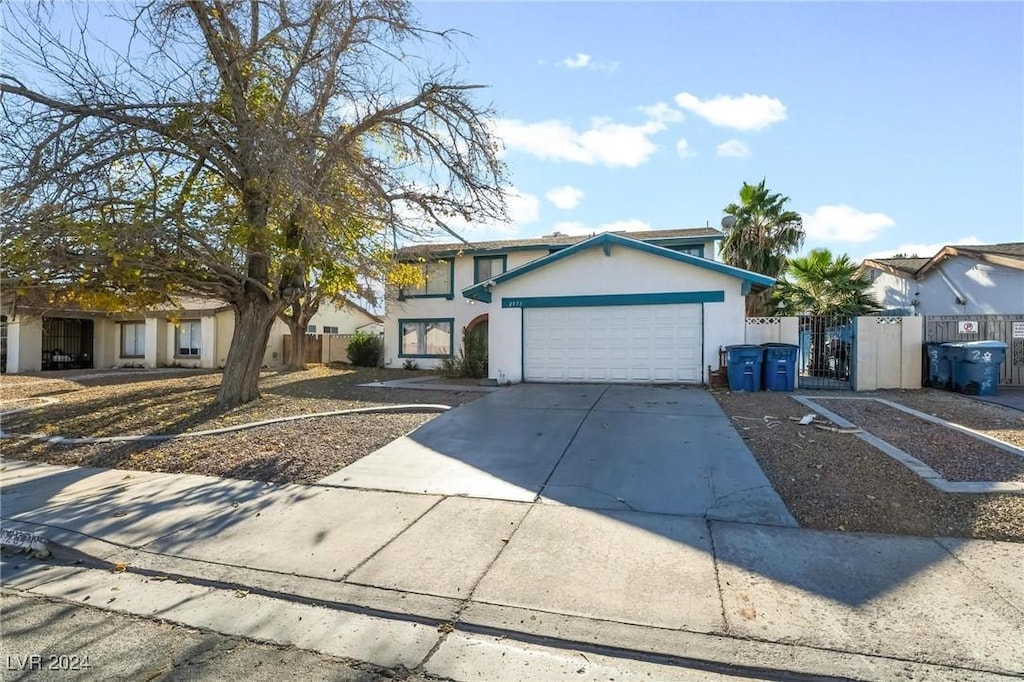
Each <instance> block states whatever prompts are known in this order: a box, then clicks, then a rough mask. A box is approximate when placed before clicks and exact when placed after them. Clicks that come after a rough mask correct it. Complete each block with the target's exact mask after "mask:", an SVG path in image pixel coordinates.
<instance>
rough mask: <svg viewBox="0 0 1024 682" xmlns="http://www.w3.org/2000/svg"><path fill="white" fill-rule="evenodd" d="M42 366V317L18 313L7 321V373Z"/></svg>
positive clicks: (33, 370)
mask: <svg viewBox="0 0 1024 682" xmlns="http://www.w3.org/2000/svg"><path fill="white" fill-rule="evenodd" d="M42 368H43V318H41V317H26V316H25V315H18V316H17V317H16V318H15V319H14V320H10V321H8V323H7V373H8V374H17V373H19V372H38V371H40V370H41V369H42Z"/></svg>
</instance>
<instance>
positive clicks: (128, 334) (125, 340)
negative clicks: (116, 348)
mask: <svg viewBox="0 0 1024 682" xmlns="http://www.w3.org/2000/svg"><path fill="white" fill-rule="evenodd" d="M119 326H120V327H121V357H122V358H143V357H146V323H145V322H122V323H121V324H120V325H119Z"/></svg>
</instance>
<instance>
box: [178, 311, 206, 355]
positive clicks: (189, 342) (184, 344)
mask: <svg viewBox="0 0 1024 682" xmlns="http://www.w3.org/2000/svg"><path fill="white" fill-rule="evenodd" d="M202 347H203V337H202V330H201V329H200V324H199V320H182V321H181V322H179V323H178V326H177V327H175V328H174V354H175V355H176V356H178V357H199V350H200V349H201V348H202Z"/></svg>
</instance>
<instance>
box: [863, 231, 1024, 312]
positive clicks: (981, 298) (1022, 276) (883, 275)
mask: <svg viewBox="0 0 1024 682" xmlns="http://www.w3.org/2000/svg"><path fill="white" fill-rule="evenodd" d="M857 276H858V277H861V278H863V279H867V280H869V281H870V282H871V290H870V291H871V294H872V295H873V296H874V298H875V300H876V301H878V303H879V305H881V306H882V308H884V309H885V310H891V311H895V312H899V313H902V314H907V315H1005V314H1019V313H1024V242H1014V243H1007V244H987V245H978V246H946V247H943V248H942V249H940V250H939V252H938V253H936V254H935V255H934V256H931V257H929V258H874V259H868V260H865V261H864V262H863V263H862V264H861V266H860V268H859V269H858V271H857Z"/></svg>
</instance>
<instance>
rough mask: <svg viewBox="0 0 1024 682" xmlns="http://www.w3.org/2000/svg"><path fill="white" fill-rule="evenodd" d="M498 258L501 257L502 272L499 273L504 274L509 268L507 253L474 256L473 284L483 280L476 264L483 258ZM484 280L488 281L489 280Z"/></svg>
mask: <svg viewBox="0 0 1024 682" xmlns="http://www.w3.org/2000/svg"><path fill="white" fill-rule="evenodd" d="M496 258H500V259H501V272H500V273H498V274H500V275H504V274H505V271H506V270H508V256H506V255H505V254H503V253H498V254H494V255H487V256H473V284H479V283H480V281H481V280H480V278H479V277H478V274H479V271H478V270H477V266H476V264H477V262H478V261H482V260H495V259H496ZM483 281H485V282H486V281H487V280H483Z"/></svg>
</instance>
